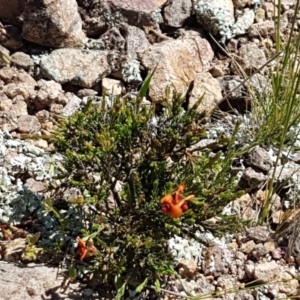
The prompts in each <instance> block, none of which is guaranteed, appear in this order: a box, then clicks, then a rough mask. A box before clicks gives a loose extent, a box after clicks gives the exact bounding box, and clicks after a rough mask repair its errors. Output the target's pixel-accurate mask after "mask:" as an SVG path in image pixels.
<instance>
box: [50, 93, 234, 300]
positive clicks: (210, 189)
mask: <svg viewBox="0 0 300 300" xmlns="http://www.w3.org/2000/svg"><path fill="white" fill-rule="evenodd" d="M183 102H184V100H183V99H182V98H180V96H179V95H175V96H174V97H173V100H172V101H164V102H163V103H162V107H163V108H162V109H161V110H160V111H159V112H156V107H155V105H146V104H144V103H143V102H142V101H141V99H140V98H139V97H138V98H137V99H133V100H130V101H128V100H124V99H122V98H117V99H114V100H113V101H112V103H111V105H110V107H108V105H107V104H106V103H105V102H104V101H103V102H102V104H101V105H100V106H95V105H93V104H92V101H89V102H88V104H87V105H86V106H85V108H84V109H83V110H82V111H79V112H77V113H76V114H75V115H73V116H72V117H70V118H68V119H63V120H62V121H61V122H60V124H59V126H57V130H56V133H55V138H54V145H55V147H56V150H57V151H58V152H59V153H61V154H63V155H64V161H63V168H62V169H63V170H64V171H61V174H60V178H61V182H62V183H61V187H66V188H71V187H75V188H79V189H80V190H81V191H82V192H83V195H84V197H83V198H79V199H77V200H76V199H75V200H74V201H71V202H72V203H70V205H73V206H74V207H76V209H77V210H78V212H80V215H83V216H84V217H83V218H82V219H81V221H80V222H81V223H80V227H81V236H85V237H87V236H90V235H92V236H93V237H94V238H93V243H94V246H95V247H96V248H97V249H98V250H99V251H98V252H97V254H96V255H94V256H92V257H90V258H87V261H89V262H90V264H89V267H90V269H91V270H98V271H97V274H101V275H98V276H100V277H101V278H102V279H103V282H104V281H108V282H113V280H114V282H115V285H116V289H117V290H118V291H119V294H118V295H119V296H118V297H121V295H122V294H123V293H124V289H125V287H126V286H127V284H131V285H133V287H135V288H137V290H138V291H139V290H141V289H142V288H143V286H144V285H146V284H150V283H151V284H155V285H156V286H157V287H158V286H159V282H160V281H161V280H162V278H163V277H164V275H167V274H174V263H173V258H172V256H171V254H170V253H169V252H168V239H170V238H171V237H172V236H174V235H175V234H177V235H180V236H188V237H195V233H196V230H198V229H199V228H200V225H201V226H202V227H201V228H204V229H205V230H211V231H213V232H214V233H220V234H221V233H224V232H226V231H227V230H235V229H237V228H238V222H236V220H235V218H234V217H228V216H227V217H225V216H221V217H220V219H219V221H218V223H217V224H215V225H214V224H213V223H209V222H206V220H207V219H209V218H212V217H217V216H218V215H220V213H221V212H222V209H223V208H224V206H226V205H227V204H228V203H229V201H231V200H233V199H235V198H236V197H237V196H238V195H239V192H238V190H237V189H236V185H237V180H236V177H235V175H234V174H233V173H232V172H231V171H230V166H231V163H232V160H233V159H234V156H233V151H232V150H233V147H234V135H233V137H232V138H231V139H228V137H222V138H220V139H219V140H218V141H216V142H214V143H213V144H209V145H206V146H204V147H202V148H201V147H200V146H197V143H198V142H199V141H201V140H202V139H203V138H206V132H205V130H206V129H205V128H206V127H205V126H204V125H203V117H204V116H203V114H199V113H197V106H198V105H199V103H197V104H196V105H195V106H194V107H193V108H192V109H189V110H187V111H185V110H184V109H183V107H182V106H183ZM221 148H222V149H223V152H221V151H219V152H218V151H217V150H218V149H221ZM224 151H225V152H224ZM224 153H225V156H224ZM181 182H185V183H186V187H187V188H186V191H185V192H186V194H187V195H188V194H195V196H196V198H194V199H193V200H192V201H191V202H190V203H189V206H190V209H189V210H188V211H186V212H185V214H184V216H183V217H182V218H180V219H172V218H170V217H169V215H168V214H164V213H163V212H162V211H161V204H160V199H161V198H162V197H163V196H164V195H166V194H167V193H173V192H174V191H175V190H176V189H177V188H178V186H179V184H180V183H181ZM48 204H49V202H48ZM64 228H66V227H64ZM65 234H66V235H67V234H70V232H68V231H67V230H65ZM72 270H74V265H73V266H72Z"/></svg>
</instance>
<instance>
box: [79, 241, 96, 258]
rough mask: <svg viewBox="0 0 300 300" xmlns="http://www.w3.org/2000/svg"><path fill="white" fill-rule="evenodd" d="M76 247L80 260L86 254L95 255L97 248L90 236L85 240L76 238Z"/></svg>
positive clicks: (86, 255)
mask: <svg viewBox="0 0 300 300" xmlns="http://www.w3.org/2000/svg"><path fill="white" fill-rule="evenodd" d="M77 244H78V248H77V251H76V253H77V254H78V255H79V259H80V260H84V259H85V258H86V257H88V256H92V255H95V254H96V253H97V252H98V249H97V248H96V247H95V246H94V242H93V240H92V239H91V238H89V239H88V240H87V242H85V241H84V240H82V239H80V238H77Z"/></svg>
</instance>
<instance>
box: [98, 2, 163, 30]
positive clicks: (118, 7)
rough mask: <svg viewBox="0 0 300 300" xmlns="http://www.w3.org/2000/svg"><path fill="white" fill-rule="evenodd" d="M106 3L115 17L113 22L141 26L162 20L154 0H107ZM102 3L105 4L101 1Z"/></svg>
mask: <svg viewBox="0 0 300 300" xmlns="http://www.w3.org/2000/svg"><path fill="white" fill-rule="evenodd" d="M107 3H108V5H109V6H110V10H111V14H112V17H113V18H114V19H115V20H114V21H113V22H122V23H127V24H129V25H134V26H138V27H141V26H150V25H153V24H155V23H160V21H161V20H162V17H161V15H160V9H159V6H158V4H157V2H156V0H145V1H142V2H141V1H140V0H107ZM104 5H106V4H105V3H103V6H104ZM116 12H118V14H116Z"/></svg>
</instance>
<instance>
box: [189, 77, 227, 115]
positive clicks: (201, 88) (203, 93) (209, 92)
mask: <svg viewBox="0 0 300 300" xmlns="http://www.w3.org/2000/svg"><path fill="white" fill-rule="evenodd" d="M201 97H202V101H201V104H200V105H199V106H198V108H197V111H198V112H199V113H202V112H205V113H206V115H210V114H211V113H212V112H213V111H214V110H215V109H216V107H217V106H218V104H219V103H220V100H221V99H222V98H223V96H222V89H221V86H220V83H219V81H218V80H217V79H215V78H213V76H212V75H211V74H210V73H208V72H203V73H197V74H196V78H195V80H194V87H193V90H192V92H191V96H190V99H189V105H188V106H189V107H190V108H191V107H193V106H194V105H195V103H196V102H197V101H198V100H199V99H200V98H201Z"/></svg>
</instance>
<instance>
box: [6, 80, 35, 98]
mask: <svg viewBox="0 0 300 300" xmlns="http://www.w3.org/2000/svg"><path fill="white" fill-rule="evenodd" d="M3 92H4V93H5V95H6V96H7V97H8V98H10V99H13V98H14V97H16V96H18V95H21V96H23V98H24V99H25V100H26V99H28V98H29V97H32V96H34V95H35V90H34V86H32V85H30V84H27V83H19V84H16V83H9V84H7V85H5V86H4V87H3Z"/></svg>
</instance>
